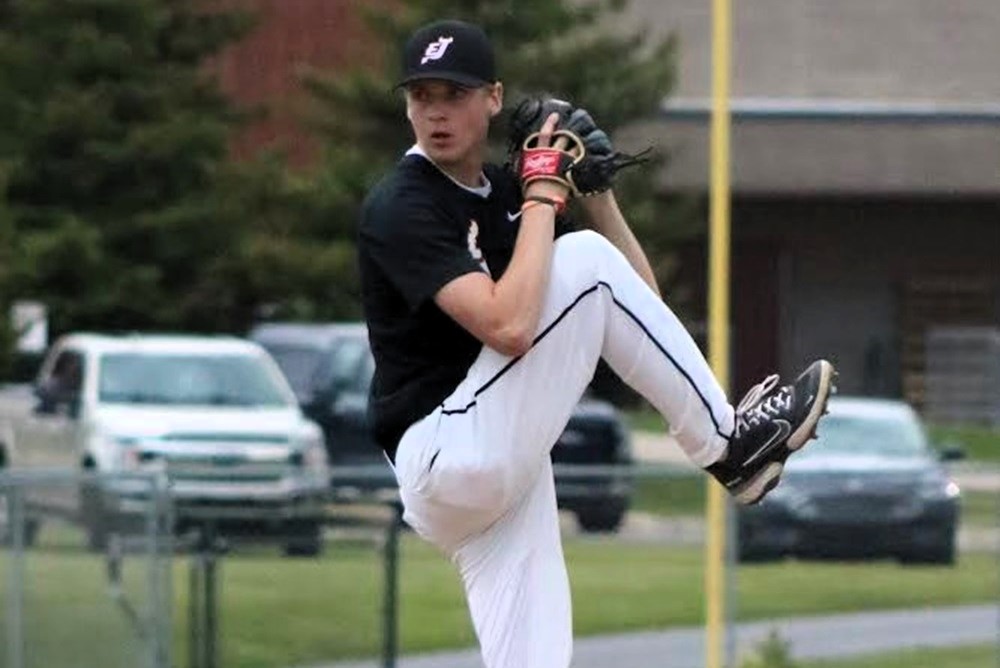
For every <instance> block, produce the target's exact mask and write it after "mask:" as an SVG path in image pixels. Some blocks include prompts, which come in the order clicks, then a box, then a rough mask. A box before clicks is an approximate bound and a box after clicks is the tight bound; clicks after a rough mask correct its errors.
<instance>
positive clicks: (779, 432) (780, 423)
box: [743, 420, 792, 466]
mask: <svg viewBox="0 0 1000 668" xmlns="http://www.w3.org/2000/svg"><path fill="white" fill-rule="evenodd" d="M774 426H775V430H774V433H773V434H771V438H769V439H768V440H767V442H766V443H765V444H764V445H762V446H760V449H759V450H757V452H755V453H753V454H752V455H750V456H749V457H747V458H746V460H744V462H743V465H744V466H746V465H747V464H751V463H753V461H754V460H755V459H758V458H759V457H762V456H764V455H765V454H767V453H768V452H770V451H771V449H773V448H774V447H775V446H777V445H780V444H781V443H784V442H785V440H786V439H787V438H788V435H789V434H791V433H792V425H790V424H788V422H787V421H786V420H775V421H774Z"/></svg>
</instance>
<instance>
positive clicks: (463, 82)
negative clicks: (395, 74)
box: [396, 70, 494, 88]
mask: <svg viewBox="0 0 1000 668" xmlns="http://www.w3.org/2000/svg"><path fill="white" fill-rule="evenodd" d="M428 79H436V80H439V81H450V82H452V83H457V84H458V85H459V86H464V87H466V88H479V87H481V86H488V85H489V84H491V83H494V82H492V81H486V80H485V79H480V78H479V77H475V76H472V75H470V74H463V73H461V72H445V71H441V70H438V71H432V70H428V71H426V72H419V73H417V74H411V75H410V76H408V77H406V78H405V79H403V80H401V81H400V82H399V83H398V84H396V88H402V87H403V86H406V85H408V84H411V83H413V82H414V81H427V80H428Z"/></svg>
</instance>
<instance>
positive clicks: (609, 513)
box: [576, 504, 625, 533]
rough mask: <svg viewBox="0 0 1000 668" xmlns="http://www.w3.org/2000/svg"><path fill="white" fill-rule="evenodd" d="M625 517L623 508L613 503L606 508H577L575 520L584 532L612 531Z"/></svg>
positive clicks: (618, 526) (617, 527) (616, 528)
mask: <svg viewBox="0 0 1000 668" xmlns="http://www.w3.org/2000/svg"><path fill="white" fill-rule="evenodd" d="M624 519H625V509H624V508H622V507H620V506H616V505H614V504H612V505H610V506H609V507H606V508H601V507H595V508H589V509H587V510H579V511H577V513H576V521H577V523H578V524H579V525H580V528H581V529H582V530H583V531H584V532H586V533H614V532H615V531H618V529H619V528H620V527H621V525H622V521H623V520H624Z"/></svg>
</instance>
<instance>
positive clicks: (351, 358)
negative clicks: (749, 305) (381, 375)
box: [332, 337, 374, 392]
mask: <svg viewBox="0 0 1000 668" xmlns="http://www.w3.org/2000/svg"><path fill="white" fill-rule="evenodd" d="M332 366H333V369H332V375H333V377H334V378H335V379H336V381H337V383H338V384H340V385H341V386H343V387H346V388H350V389H352V390H354V391H357V392H367V391H368V386H369V384H370V383H371V374H372V368H373V366H374V363H373V362H371V350H370V349H369V347H368V339H366V338H363V337H358V338H353V337H345V338H343V339H341V340H340V341H339V342H338V343H337V346H336V347H335V348H334V351H333V360H332Z"/></svg>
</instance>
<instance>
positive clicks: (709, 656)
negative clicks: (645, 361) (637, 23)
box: [705, 0, 732, 668]
mask: <svg viewBox="0 0 1000 668" xmlns="http://www.w3.org/2000/svg"><path fill="white" fill-rule="evenodd" d="M731 43H732V0H712V128H711V140H710V151H711V156H710V158H711V160H710V170H711V191H710V211H709V213H710V221H709V300H708V334H709V340H708V357H709V363H710V364H711V366H712V370H713V371H714V372H715V377H716V378H717V379H718V380H719V383H720V384H721V385H722V388H723V389H724V390H726V392H727V393H728V392H729V252H730V251H729V225H730V222H729V203H730V187H729V127H730V113H729V81H730V52H731ZM706 513H707V521H708V533H707V540H706V543H705V600H706V604H705V615H706V619H705V627H706V628H705V642H706V647H705V668H721V666H722V665H723V660H724V655H725V652H724V650H725V647H724V644H725V642H724V641H725V624H726V578H725V572H726V493H725V490H723V489H722V486H721V485H719V484H718V483H717V482H714V481H713V482H712V484H710V485H708V499H707V510H706Z"/></svg>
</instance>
